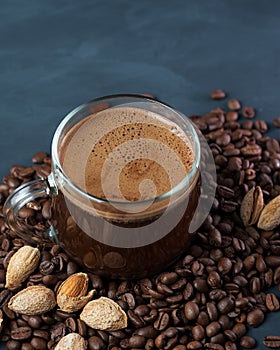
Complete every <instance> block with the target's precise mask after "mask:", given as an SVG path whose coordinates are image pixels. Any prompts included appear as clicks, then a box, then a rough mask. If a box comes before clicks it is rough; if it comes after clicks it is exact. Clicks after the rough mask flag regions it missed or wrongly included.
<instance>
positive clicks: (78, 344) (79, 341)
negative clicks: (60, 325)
mask: <svg viewBox="0 0 280 350" xmlns="http://www.w3.org/2000/svg"><path fill="white" fill-rule="evenodd" d="M86 349H87V341H86V340H85V339H84V338H83V337H81V336H80V334H78V333H69V334H67V335H65V336H64V337H63V338H61V339H60V341H59V342H58V343H57V345H56V347H55V348H54V350H86Z"/></svg>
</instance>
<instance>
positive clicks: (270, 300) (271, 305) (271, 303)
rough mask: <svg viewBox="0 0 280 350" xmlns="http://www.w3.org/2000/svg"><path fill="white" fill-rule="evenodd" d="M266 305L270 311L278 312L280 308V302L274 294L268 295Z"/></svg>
mask: <svg viewBox="0 0 280 350" xmlns="http://www.w3.org/2000/svg"><path fill="white" fill-rule="evenodd" d="M265 303H266V307H267V308H268V310H269V311H278V310H279V308H280V306H279V300H278V298H277V296H276V295H275V294H274V293H268V294H267V295H266V298H265Z"/></svg>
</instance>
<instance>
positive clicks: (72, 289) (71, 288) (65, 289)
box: [56, 272, 95, 313]
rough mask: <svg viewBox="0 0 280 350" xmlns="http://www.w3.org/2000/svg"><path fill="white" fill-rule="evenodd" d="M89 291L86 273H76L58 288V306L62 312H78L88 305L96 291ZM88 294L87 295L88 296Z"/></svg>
mask: <svg viewBox="0 0 280 350" xmlns="http://www.w3.org/2000/svg"><path fill="white" fill-rule="evenodd" d="M87 290H88V276H87V274H86V273H82V272H79V273H75V274H74V275H72V276H69V277H68V278H67V279H66V280H65V281H64V282H63V283H62V284H61V285H60V287H59V288H58V291H57V296H56V298H57V304H58V306H59V307H60V309H61V310H62V311H65V312H70V313H71V312H76V311H78V310H80V309H81V308H82V307H84V306H85V305H86V303H87V302H88V301H89V300H90V299H91V298H92V296H93V294H94V292H95V290H91V291H90V292H89V293H88V294H87ZM86 294H87V295H86Z"/></svg>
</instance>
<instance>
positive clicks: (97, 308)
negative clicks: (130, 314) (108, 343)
mask: <svg viewBox="0 0 280 350" xmlns="http://www.w3.org/2000/svg"><path fill="white" fill-rule="evenodd" d="M80 318H81V320H82V321H84V322H85V323H86V324H87V325H88V326H89V327H91V328H94V329H101V330H106V331H116V330H118V329H121V328H125V327H127V316H126V313H125V312H124V311H123V310H122V308H121V307H120V306H119V305H118V304H117V303H115V302H114V301H113V300H111V299H109V298H106V297H101V298H99V299H96V300H92V301H90V302H89V303H87V304H86V306H85V307H84V309H83V311H82V313H81V315H80Z"/></svg>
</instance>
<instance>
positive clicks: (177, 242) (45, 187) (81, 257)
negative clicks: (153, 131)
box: [4, 95, 201, 278]
mask: <svg viewBox="0 0 280 350" xmlns="http://www.w3.org/2000/svg"><path fill="white" fill-rule="evenodd" d="M119 108H121V109H127V108H130V109H131V108H132V109H136V110H140V111H141V113H142V112H143V116H144V114H145V115H147V117H146V118H148V119H147V120H146V119H145V121H143V120H144V119H143V120H142V121H141V122H146V123H154V119H153V115H154V113H155V114H156V115H157V116H160V118H163V119H164V120H165V121H168V122H169V123H171V124H170V125H173V128H175V129H178V130H179V131H180V132H181V133H182V134H183V136H184V137H186V138H187V140H188V144H189V146H190V147H191V149H192V152H193V155H194V159H193V163H192V165H191V168H190V170H189V171H188V172H187V173H186V175H185V176H184V177H183V178H182V180H181V181H180V182H179V183H177V184H175V185H174V187H172V188H171V189H170V190H169V191H167V192H166V193H163V194H161V195H159V196H156V195H155V196H154V197H153V198H152V199H151V198H150V199H140V200H136V201H130V200H125V199H122V200H114V199H112V198H107V197H106V198H100V197H96V196H94V195H92V194H90V193H88V192H87V190H86V188H84V187H83V186H81V185H80V184H77V183H76V181H75V180H73V178H72V176H71V171H70V172H69V171H68V172H66V171H65V169H64V166H63V165H62V162H61V153H62V149H63V147H65V139H66V135H67V134H68V133H69V132H70V130H75V127H77V125H78V124H79V123H80V124H79V125H81V123H84V122H85V121H86V120H88V119H87V118H88V117H89V116H91V115H95V116H97V115H98V114H99V113H106V112H110V115H112V122H110V123H107V131H106V132H108V130H109V131H111V130H112V129H113V128H114V127H115V119H116V118H115V117H114V113H115V111H116V112H117V111H118V109H119ZM141 113H140V114H141ZM91 119H92V123H91V126H92V127H93V128H94V127H95V124H94V123H95V121H94V120H95V119H94V118H91ZM136 122H138V121H137V120H136ZM103 133H104V132H103ZM141 141H143V142H151V141H150V140H145V139H144V140H141ZM138 142H139V140H138ZM154 142H155V143H153V144H152V145H151V144H149V147H147V149H148V151H147V152H148V155H147V154H146V155H145V157H146V158H147V157H149V152H150V150H151V149H152V150H153V151H154V150H155V149H156V147H157V146H158V145H157V143H160V141H158V140H154ZM165 146H166V145H165ZM131 147H133V145H131ZM167 151H168V150H167ZM81 152H82V151H81ZM138 157H139V155H138ZM51 158H52V171H51V174H50V175H49V176H48V177H47V178H42V179H38V180H35V181H32V182H29V183H25V184H23V185H22V186H21V187H19V188H18V189H17V190H16V191H14V192H13V193H12V194H11V195H10V196H9V198H8V199H7V201H6V203H5V206H4V213H5V216H6V220H7V223H8V225H9V226H10V228H11V229H12V230H13V231H14V232H16V233H17V234H18V236H20V237H22V238H23V239H25V240H27V241H29V242H33V243H34V242H35V243H37V242H38V241H40V240H42V239H45V238H46V237H47V238H49V237H50V238H51V239H52V240H54V241H55V242H56V243H57V244H59V245H60V246H61V247H62V248H63V249H64V250H65V251H66V252H67V253H68V254H69V255H70V256H71V257H72V258H73V259H74V260H76V261H77V262H78V263H79V264H81V265H82V266H84V267H85V268H86V269H88V270H90V271H93V272H95V273H97V274H101V275H104V276H107V277H111V278H140V277H145V276H147V275H150V274H153V273H155V272H158V271H161V270H162V269H164V268H166V267H167V266H168V265H170V264H171V263H173V262H174V261H176V260H177V259H178V258H179V257H180V256H181V254H182V253H183V252H185V251H186V250H187V249H188V247H189V246H190V244H191V239H192V236H193V234H194V232H190V230H189V227H190V224H191V222H192V220H193V218H194V213H195V211H196V209H197V205H198V201H199V196H200V160H201V148H200V141H199V137H198V133H197V131H196V130H195V128H194V126H193V124H192V123H191V121H190V120H189V119H188V118H187V117H185V116H184V115H182V114H181V113H179V112H177V111H176V110H174V109H172V108H171V107H169V106H168V105H166V104H164V103H162V102H159V101H157V100H154V99H150V98H147V97H143V96H138V95H113V96H106V97H102V98H98V99H95V100H93V101H90V102H88V103H85V104H83V105H81V106H79V107H77V108H76V109H74V110H73V111H72V112H70V113H69V114H68V115H67V116H66V117H65V118H64V119H63V120H62V122H61V123H60V125H59V126H58V128H57V129H56V132H55V134H54V137H53V141H52V148H51ZM80 158H82V154H81V153H79V152H78V153H77V154H76V155H74V156H73V159H72V160H73V162H74V163H75V162H77V167H75V168H76V169H75V170H76V172H77V169H78V173H79V174H80V175H81V177H82V178H83V177H84V175H85V167H84V166H81V165H80V163H79V162H80ZM164 158H165V157H164ZM158 161H159V162H162V167H163V168H164V171H166V172H167V173H168V171H169V169H168V168H169V163H168V161H167V160H166V159H158ZM171 183H172V182H171ZM46 195H47V196H50V197H51V199H52V206H51V208H52V218H51V224H52V225H51V226H50V228H49V230H48V232H45V233H44V235H43V236H40V237H38V236H37V234H36V233H35V232H34V231H32V230H31V228H30V227H25V226H24V225H23V223H22V222H21V221H20V220H19V218H18V211H19V210H20V208H22V207H23V206H24V205H26V204H27V203H28V202H30V201H32V200H34V199H36V198H38V197H42V196H46Z"/></svg>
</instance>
